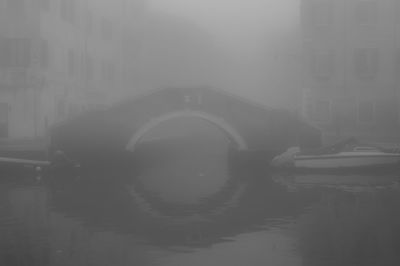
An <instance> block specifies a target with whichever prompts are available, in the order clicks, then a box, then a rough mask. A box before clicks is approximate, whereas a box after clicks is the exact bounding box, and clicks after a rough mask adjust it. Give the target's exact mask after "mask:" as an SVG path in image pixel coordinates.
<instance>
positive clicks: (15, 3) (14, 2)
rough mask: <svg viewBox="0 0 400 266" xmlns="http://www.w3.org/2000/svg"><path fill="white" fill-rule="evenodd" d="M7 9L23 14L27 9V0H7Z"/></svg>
mask: <svg viewBox="0 0 400 266" xmlns="http://www.w3.org/2000/svg"><path fill="white" fill-rule="evenodd" d="M6 4H7V9H8V10H9V11H11V12H12V13H14V14H22V13H24V11H25V0H7V2H6Z"/></svg>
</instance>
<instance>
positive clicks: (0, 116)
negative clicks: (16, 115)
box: [0, 103, 9, 138]
mask: <svg viewBox="0 0 400 266" xmlns="http://www.w3.org/2000/svg"><path fill="white" fill-rule="evenodd" d="M8 109H9V105H8V103H0V138H7V137H8Z"/></svg>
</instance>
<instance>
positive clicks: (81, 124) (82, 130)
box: [52, 88, 320, 159]
mask: <svg viewBox="0 0 400 266" xmlns="http://www.w3.org/2000/svg"><path fill="white" fill-rule="evenodd" d="M179 117H189V118H190V117H193V118H201V119H204V120H205V121H208V122H210V123H212V124H213V125H215V126H216V127H218V128H220V129H221V130H222V131H223V132H225V133H226V135H227V137H228V138H229V139H230V140H231V142H232V143H234V146H235V147H236V149H237V150H238V151H269V152H272V153H274V154H277V153H279V152H282V151H283V150H285V149H286V148H288V147H289V146H293V145H298V146H301V147H305V148H312V147H316V146H319V145H320V132H319V131H318V130H317V129H315V128H313V127H312V126H310V125H308V124H306V123H305V122H303V121H300V120H299V119H298V118H296V117H295V116H294V115H293V114H289V113H288V112H287V111H284V110H276V109H271V108H268V107H265V106H262V105H259V104H256V103H254V102H250V101H248V100H246V99H244V98H241V97H238V96H236V95H233V94H230V93H227V92H225V91H221V90H214V89H210V88H196V89H187V88H182V89H181V88H167V89H160V90H154V91H150V92H148V93H147V94H145V95H140V96H136V97H133V98H131V99H126V100H124V101H122V102H119V103H118V104H115V105H114V106H112V107H110V108H108V109H105V110H97V111H91V112H87V113H85V114H83V115H81V116H79V117H76V118H73V119H70V120H68V121H64V122H63V123H62V124H59V125H57V126H55V127H54V129H53V130H52V149H53V150H54V149H61V150H63V151H65V152H66V154H68V155H69V156H71V157H73V158H78V159H83V158H97V157H103V158H107V157H108V158H116V157H115V156H116V155H115V154H120V153H124V152H126V151H130V152H134V151H135V147H136V145H137V143H139V142H140V140H141V138H142V137H143V136H145V135H146V133H147V132H148V131H149V130H151V129H152V128H154V127H156V126H157V125H159V124H160V123H162V122H166V121H169V120H172V119H174V118H179Z"/></svg>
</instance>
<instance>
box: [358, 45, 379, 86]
mask: <svg viewBox="0 0 400 266" xmlns="http://www.w3.org/2000/svg"><path fill="white" fill-rule="evenodd" d="M378 63H379V58H378V49H377V48H356V49H355V50H354V70H355V74H356V76H357V77H359V78H360V79H374V78H375V77H376V76H377V74H378Z"/></svg>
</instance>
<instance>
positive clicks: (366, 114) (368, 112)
mask: <svg viewBox="0 0 400 266" xmlns="http://www.w3.org/2000/svg"><path fill="white" fill-rule="evenodd" d="M357 113H358V121H359V122H361V123H371V122H373V121H374V104H373V102H359V103H358V112H357Z"/></svg>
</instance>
